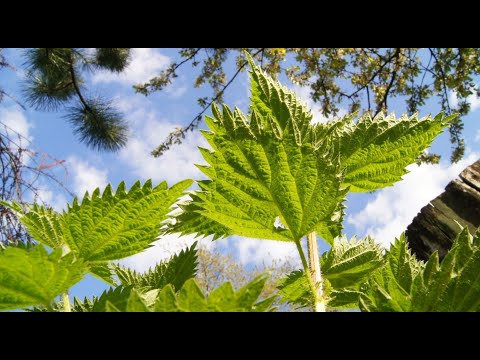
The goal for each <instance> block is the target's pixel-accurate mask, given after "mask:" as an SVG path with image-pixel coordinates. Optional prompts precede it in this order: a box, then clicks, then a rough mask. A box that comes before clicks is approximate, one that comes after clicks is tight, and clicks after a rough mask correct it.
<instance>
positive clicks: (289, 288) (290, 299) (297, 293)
mask: <svg viewBox="0 0 480 360" xmlns="http://www.w3.org/2000/svg"><path fill="white" fill-rule="evenodd" d="M278 290H279V291H278V294H279V295H280V299H281V301H282V302H287V303H290V304H292V305H295V306H297V307H298V308H302V307H307V306H311V305H312V293H311V290H310V287H309V285H308V280H307V278H306V276H305V272H304V271H303V270H295V271H292V272H291V273H289V274H287V276H286V277H285V278H283V279H282V280H280V282H279V285H278Z"/></svg>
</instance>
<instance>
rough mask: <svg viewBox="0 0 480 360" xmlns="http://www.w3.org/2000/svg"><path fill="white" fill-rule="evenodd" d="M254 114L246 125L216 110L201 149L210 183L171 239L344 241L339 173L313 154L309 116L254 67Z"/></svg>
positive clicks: (318, 152)
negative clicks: (238, 237)
mask: <svg viewBox="0 0 480 360" xmlns="http://www.w3.org/2000/svg"><path fill="white" fill-rule="evenodd" d="M251 66H252V71H251V84H252V106H251V114H250V116H249V118H247V117H246V116H245V115H244V114H243V113H242V112H241V111H240V110H238V109H235V110H234V111H232V110H230V108H228V107H227V106H226V105H224V106H223V111H220V109H218V107H217V106H216V105H213V107H212V111H213V118H212V117H207V118H206V123H207V125H208V127H209V128H210V130H211V131H210V132H203V134H204V136H205V138H206V139H207V141H208V142H209V144H210V145H211V146H212V148H213V151H209V150H207V149H200V150H201V152H202V155H203V157H204V159H205V160H206V161H207V162H208V164H209V166H199V168H200V169H201V170H202V171H203V172H204V173H205V174H206V175H207V176H208V177H210V179H211V180H206V181H200V182H199V185H200V188H201V189H202V191H200V192H196V193H194V194H192V195H191V197H192V198H193V201H192V202H191V203H189V204H186V205H183V206H182V208H183V210H184V212H183V213H182V214H180V215H179V216H178V217H177V219H176V220H177V222H176V223H175V224H174V225H173V226H172V228H171V232H181V233H193V232H195V233H197V234H199V235H210V234H214V235H215V237H222V236H227V235H230V234H237V235H241V236H248V237H255V238H262V239H271V240H281V241H296V240H299V239H300V238H302V237H303V236H304V235H306V234H308V233H310V232H312V231H317V232H318V233H319V234H320V235H321V236H322V237H323V238H325V239H327V240H328V241H332V240H333V238H334V236H337V235H339V233H340V230H341V219H342V216H343V209H344V206H343V205H342V202H343V200H344V197H345V194H346V192H347V189H343V188H342V187H341V183H342V175H341V174H342V171H341V169H340V165H339V164H338V162H334V161H332V160H331V159H330V158H329V157H328V156H327V155H326V153H325V151H324V150H325V149H324V148H321V147H315V146H314V145H315V141H314V140H315V132H314V126H313V125H312V124H311V120H312V117H313V115H312V113H311V112H310V111H308V110H307V109H306V108H305V106H304V105H303V104H302V103H301V102H300V100H299V99H298V98H297V97H296V96H295V94H294V93H293V92H291V91H289V90H287V89H286V88H284V87H282V86H281V85H280V84H279V83H278V82H275V81H273V80H272V79H270V78H269V77H268V76H267V75H265V74H264V73H263V71H262V70H261V69H260V68H259V67H257V66H256V65H255V64H253V62H251Z"/></svg>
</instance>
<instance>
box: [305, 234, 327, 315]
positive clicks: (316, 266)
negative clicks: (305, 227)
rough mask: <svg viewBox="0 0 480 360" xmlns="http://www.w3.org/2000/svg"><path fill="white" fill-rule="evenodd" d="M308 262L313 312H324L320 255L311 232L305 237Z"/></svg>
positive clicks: (315, 235)
mask: <svg viewBox="0 0 480 360" xmlns="http://www.w3.org/2000/svg"><path fill="white" fill-rule="evenodd" d="M307 247H308V261H309V263H310V275H311V278H312V282H313V284H315V292H316V302H315V311H316V312H325V301H324V299H323V286H322V272H321V270H320V254H319V253H318V245H317V233H316V232H315V231H312V232H311V233H310V234H308V235H307Z"/></svg>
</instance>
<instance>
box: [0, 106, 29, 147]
mask: <svg viewBox="0 0 480 360" xmlns="http://www.w3.org/2000/svg"><path fill="white" fill-rule="evenodd" d="M0 122H1V123H3V124H4V125H5V126H7V131H8V132H9V134H10V135H13V134H12V132H11V130H13V131H15V132H17V133H19V134H20V135H22V136H23V137H24V138H26V139H27V140H28V141H32V140H33V137H32V135H31V133H30V129H32V128H33V124H32V123H30V122H29V121H28V120H27V118H26V117H25V115H24V114H23V113H22V111H20V110H19V109H18V106H11V107H7V108H0ZM14 140H15V142H17V140H18V141H20V142H22V141H23V140H25V139H21V138H20V139H14Z"/></svg>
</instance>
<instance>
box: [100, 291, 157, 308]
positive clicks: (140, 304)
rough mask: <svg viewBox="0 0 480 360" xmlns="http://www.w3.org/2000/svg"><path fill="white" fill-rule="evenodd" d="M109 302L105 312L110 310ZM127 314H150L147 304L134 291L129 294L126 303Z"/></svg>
mask: <svg viewBox="0 0 480 360" xmlns="http://www.w3.org/2000/svg"><path fill="white" fill-rule="evenodd" d="M108 305H109V302H108V303H107V311H109V310H110V309H109V308H108V307H109V306H108ZM126 311H127V312H150V310H149V308H148V306H147V304H146V303H145V301H144V300H143V299H142V297H141V296H140V294H139V293H138V292H137V291H136V290H133V291H132V293H131V294H130V297H129V298H128V302H127V309H126Z"/></svg>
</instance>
